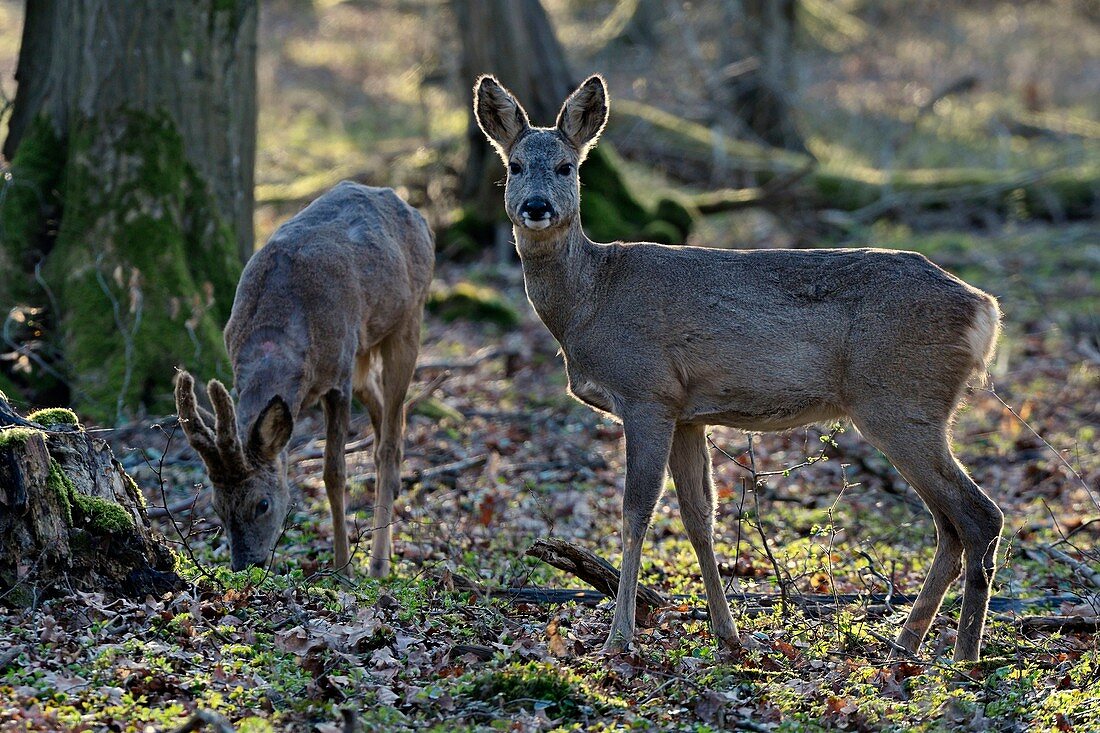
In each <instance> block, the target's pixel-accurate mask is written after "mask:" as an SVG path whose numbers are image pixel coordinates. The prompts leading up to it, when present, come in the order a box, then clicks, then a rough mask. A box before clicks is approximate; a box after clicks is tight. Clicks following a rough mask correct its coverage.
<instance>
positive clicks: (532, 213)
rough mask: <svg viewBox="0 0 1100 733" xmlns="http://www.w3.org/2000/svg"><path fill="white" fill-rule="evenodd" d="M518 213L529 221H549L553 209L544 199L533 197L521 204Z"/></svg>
mask: <svg viewBox="0 0 1100 733" xmlns="http://www.w3.org/2000/svg"><path fill="white" fill-rule="evenodd" d="M519 213H520V214H522V215H523V216H526V217H528V218H530V219H536V220H537V219H549V218H550V217H551V216H552V215H553V213H554V207H553V206H551V205H550V202H549V201H547V200H546V199H544V198H541V197H539V196H533V197H531V198H529V199H527V200H526V201H524V202H523V206H522V207H520V210H519Z"/></svg>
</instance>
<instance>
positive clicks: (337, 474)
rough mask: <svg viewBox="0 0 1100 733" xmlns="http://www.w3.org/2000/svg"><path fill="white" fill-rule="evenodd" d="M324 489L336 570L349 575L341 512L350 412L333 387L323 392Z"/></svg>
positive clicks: (345, 527) (342, 395)
mask: <svg viewBox="0 0 1100 733" xmlns="http://www.w3.org/2000/svg"><path fill="white" fill-rule="evenodd" d="M323 405H324V409H325V474H324V476H325V493H327V494H328V506H329V511H330V512H331V513H332V549H333V554H334V556H335V557H334V565H335V567H336V571H337V572H339V573H342V574H344V575H348V576H350V575H351V568H350V561H351V551H350V547H349V545H348V523H347V520H346V519H345V516H344V494H345V488H346V485H347V463H346V461H345V459H344V444H345V443H346V442H347V438H348V417H349V415H350V413H351V406H350V405H349V397H348V395H347V394H345V393H343V392H340V391H337V390H333V391H331V392H329V393H328V394H326V395H325V398H324V400H323Z"/></svg>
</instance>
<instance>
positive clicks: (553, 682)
mask: <svg viewBox="0 0 1100 733" xmlns="http://www.w3.org/2000/svg"><path fill="white" fill-rule="evenodd" d="M473 692H474V694H476V695H477V696H478V697H479V698H480V699H482V700H492V699H495V698H502V699H503V700H504V701H505V702H512V701H525V702H531V701H538V702H540V703H543V704H545V710H546V713H547V715H549V716H550V717H551V718H563V717H564V718H574V717H577V716H578V714H579V713H580V712H581V709H582V708H586V707H591V706H592V702H593V701H592V700H591V698H590V696H589V695H588V693H587V692H586V691H585V688H584V683H583V680H581V678H580V677H578V676H577V675H576V674H573V673H571V672H569V671H567V670H564V669H559V668H557V667H554V666H552V665H550V664H546V663H540V662H530V663H528V664H525V665H515V666H511V667H507V668H505V669H501V670H493V671H491V672H486V673H484V674H482V675H480V676H479V677H477V678H476V679H475V681H474V684H473Z"/></svg>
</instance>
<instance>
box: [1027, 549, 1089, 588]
mask: <svg viewBox="0 0 1100 733" xmlns="http://www.w3.org/2000/svg"><path fill="white" fill-rule="evenodd" d="M1039 549H1040V550H1041V551H1042V552H1044V553H1046V554H1047V555H1048V556H1049V557H1050V559H1051V560H1057V561H1058V562H1062V563H1065V564H1066V565H1068V566H1069V567H1070V568H1071V569H1072V570H1073V573H1074V575H1076V576H1077V577H1079V578H1081V579H1082V580H1084V581H1085V582H1086V583H1088V584H1089V585H1091V586H1092V587H1094V588H1100V570H1097V569H1096V568H1093V567H1092V566H1091V565H1089V564H1088V563H1084V562H1081V561H1080V560H1075V559H1073V558H1072V557H1070V556H1069V555H1067V554H1066V553H1064V552H1062V551H1061V550H1057V549H1055V548H1053V547H1051V546H1050V545H1047V546H1045V547H1041V548H1039Z"/></svg>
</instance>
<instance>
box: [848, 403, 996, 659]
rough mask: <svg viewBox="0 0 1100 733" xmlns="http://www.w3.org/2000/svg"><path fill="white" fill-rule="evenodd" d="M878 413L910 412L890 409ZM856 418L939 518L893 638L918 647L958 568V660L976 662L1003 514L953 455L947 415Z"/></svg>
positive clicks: (863, 431) (956, 655)
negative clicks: (919, 580)
mask: <svg viewBox="0 0 1100 733" xmlns="http://www.w3.org/2000/svg"><path fill="white" fill-rule="evenodd" d="M876 412H878V413H879V414H883V415H888V414H893V415H898V414H905V415H908V414H910V413H907V412H904V411H897V410H889V409H886V410H880V411H876ZM916 414H919V412H917V413H916ZM853 419H854V420H855V422H856V426H857V427H858V428H859V429H860V432H862V433H863V434H864V436H865V437H866V438H867V439H868V440H869V441H871V443H873V444H874V445H875V446H877V447H878V448H879V449H880V450H881V451H882V452H883V453H885V454H886V457H887V458H889V459H890V462H891V463H893V464H894V467H895V468H897V469H898V471H900V472H901V474H902V475H903V476H905V478H906V480H908V481H909V483H910V484H912V485H913V488H914V489H915V490H916V491H917V494H918V495H920V497H921V499H923V500H924V503H925V504H926V505H927V506H928V508H929V511H930V512H931V513H932V517H933V519H934V520H935V522H936V532H937V544H936V554H935V557H934V558H933V560H932V567H931V568H930V569H929V572H928V577H927V578H926V579H925V581H924V585H923V587H922V588H921V591H920V594H919V595H918V596H917V600H916V602H915V603H914V604H913V608H912V610H911V611H910V612H909V618H908V620H907V621H906V622H905V625H904V627H902V630H901V633H900V635H899V636H898V640H897V643H898V645H899V646H901V647H902V648H904V649H906V650H908V651H911V652H915V651H916V650H917V649H918V648H919V646H920V644H921V642H922V641H923V639H924V636H925V634H926V633H927V632H928V628H929V626H930V625H931V623H932V620H933V618H934V617H935V615H936V612H937V611H938V610H939V607H940V604H941V603H942V602H943V596H944V594H945V593H946V592H947V589H948V587H949V586H950V585H951V583H952V582H953V581H954V580H955V578H957V577H958V575H959V570H960V567H961V568H962V569H963V571H964V573H965V576H964V577H965V580H964V591H963V607H962V613H961V615H960V618H959V634H958V639H957V641H956V643H955V659H956V660H969V659H977V658H978V654H979V652H980V649H981V639H982V631H983V629H984V627H985V616H986V610H987V608H988V605H989V594H990V586H991V583H992V580H993V573H994V569H995V562H996V555H997V546H998V544H999V542H1000V534H1001V529H1002V527H1003V525H1004V515H1003V514H1001V511H1000V509H998V508H997V505H996V504H994V503H993V501H992V500H991V499H990V498H989V497H988V496H987V495H986V494H985V493H984V492H983V491H982V490H981V489H980V488H979V487H978V485H977V484H975V483H974V482H973V481H972V480H971V479H970V477H969V476H968V475H967V474H966V471H965V470H963V468H962V466H961V465H959V462H958V460H956V458H955V456H954V454H953V453H952V452H951V448H950V444H949V441H948V438H947V420H946V418H945V419H943V420H942V421H940V420H919V419H918V420H913V419H910V420H908V421H905V422H901V421H899V422H897V423H887V422H886V421H884V420H882V419H881V418H869V419H866V420H860V419H859V418H858V417H856V416H854V415H853Z"/></svg>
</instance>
